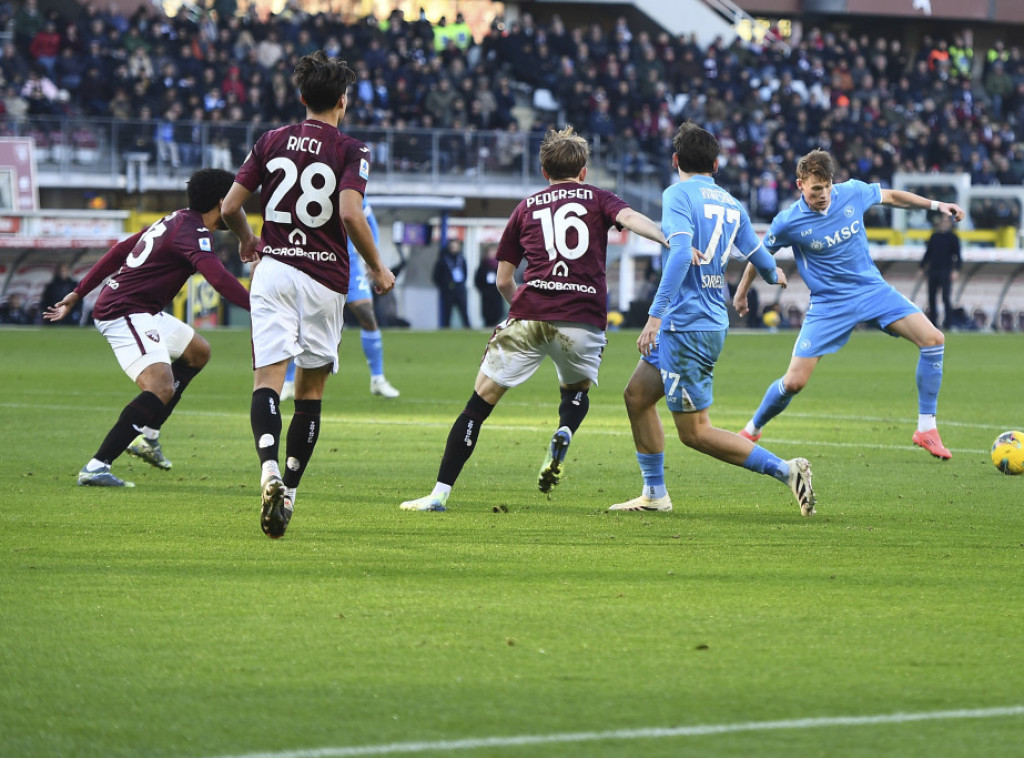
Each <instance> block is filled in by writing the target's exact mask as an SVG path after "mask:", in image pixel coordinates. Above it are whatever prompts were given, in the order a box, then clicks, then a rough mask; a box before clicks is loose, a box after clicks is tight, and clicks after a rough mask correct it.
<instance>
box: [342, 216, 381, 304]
mask: <svg viewBox="0 0 1024 758" xmlns="http://www.w3.org/2000/svg"><path fill="white" fill-rule="evenodd" d="M363 213H364V214H365V215H366V223H368V224H369V225H370V231H371V232H373V241H374V242H376V243H377V244H380V227H379V226H378V224H377V217H376V216H374V215H373V208H372V207H371V206H370V204H369V203H368V202H367V201H366V198H365V197H364V198H363ZM372 297H373V291H372V290H371V289H370V283H369V282H368V281H367V280H366V269H365V267H364V266H363V259H362V258H361V257H360V256H359V252H358V251H357V250H356V246H355V245H354V244H353V243H352V238H351V237H349V238H348V302H350V303H354V302H356V301H357V300H367V299H369V298H372Z"/></svg>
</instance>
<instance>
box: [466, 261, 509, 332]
mask: <svg viewBox="0 0 1024 758" xmlns="http://www.w3.org/2000/svg"><path fill="white" fill-rule="evenodd" d="M481 252H482V253H483V255H482V256H481V258H480V265H479V266H478V267H477V270H476V275H475V276H474V277H473V283H474V284H475V285H476V289H477V291H478V292H479V293H480V316H481V318H482V319H483V324H484V326H495V325H496V324H498V323H499V322H500V321H502V320H503V319H504V318H505V298H503V297H502V296H501V293H500V292H498V288H497V286H496V282H497V281H498V279H497V277H498V246H497V245H496V244H489V245H487V246H486V247H484V248H483V250H481Z"/></svg>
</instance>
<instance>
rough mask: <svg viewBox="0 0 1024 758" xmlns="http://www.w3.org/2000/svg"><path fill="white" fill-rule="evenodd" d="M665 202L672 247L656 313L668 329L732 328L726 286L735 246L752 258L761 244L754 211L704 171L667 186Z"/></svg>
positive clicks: (664, 225)
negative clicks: (696, 255)
mask: <svg viewBox="0 0 1024 758" xmlns="http://www.w3.org/2000/svg"><path fill="white" fill-rule="evenodd" d="M661 207H662V215H661V230H662V232H663V233H664V234H665V237H666V238H667V239H668V241H669V244H670V246H671V247H670V249H669V250H668V251H667V252H664V253H662V274H661V284H660V285H659V286H658V293H657V295H655V297H654V303H653V304H652V305H651V309H650V311H649V313H650V315H651V316H655V317H657V318H660V319H662V323H661V329H662V331H671V332H707V331H716V330H719V329H727V328H728V327H729V313H728V310H727V308H726V303H725V294H724V293H723V287H724V285H725V269H726V266H728V264H729V254H730V251H731V250H732V248H733V247H734V246H735V248H736V250H737V251H738V252H739V256H738V257H739V258H740V259H741V260H747V259H748V258H750V257H751V256H752V255H753V254H754V253H755V252H757V250H758V249H761V240H760V239H758V236H757V234H756V233H755V232H754V229H753V227H752V226H751V225H750V216H749V215H747V212H746V210H744V208H743V206H742V205H740V203H739V201H738V200H736V198H734V197H733V196H732V195H730V194H729V193H728V192H726V191H725V190H724V189H722V188H721V187H719V186H718V185H717V184H715V182H714V179H712V178H711V177H710V176H705V175H703V174H698V175H696V176H692V177H690V178H689V179H687V180H686V181H682V182H679V183H678V184H674V185H672V186H671V187H669V188H668V189H666V190H665V192H664V193H663V194H662V206H661ZM693 248H696V249H697V250H698V251H699V253H700V262H699V264H698V265H691V256H692V252H693V250H692V249H693ZM765 255H767V254H765ZM768 260H770V259H768ZM772 270H773V272H774V268H773V269H772Z"/></svg>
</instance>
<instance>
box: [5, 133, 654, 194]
mask: <svg viewBox="0 0 1024 758" xmlns="http://www.w3.org/2000/svg"><path fill="white" fill-rule="evenodd" d="M275 126H276V125H272V124H265V123H224V122H204V121H178V122H175V123H174V124H172V125H167V124H166V122H161V121H158V120H154V121H121V120H111V119H82V118H76V119H74V120H73V121H72V120H70V119H64V118H53V117H35V118H32V119H30V120H26V121H21V122H12V123H8V124H6V127H5V128H4V129H3V130H2V132H3V133H4V134H5V135H7V136H30V137H32V138H33V139H34V141H35V154H36V165H37V168H38V172H39V180H40V186H41V187H81V188H86V189H88V188H92V189H104V188H108V189H109V188H112V187H113V188H119V189H123V190H126V191H128V192H144V191H146V190H149V189H180V187H181V186H182V182H183V180H184V179H185V178H187V177H188V176H189V174H190V173H191V172H192V171H194V170H195V169H197V168H199V167H201V166H206V167H216V168H223V169H226V170H228V171H234V170H237V168H238V167H239V166H240V165H241V163H242V161H243V160H244V159H245V156H246V155H247V154H248V152H249V149H250V148H251V147H252V145H253V143H254V142H255V141H256V139H258V138H259V136H260V135H261V134H263V133H264V132H265V131H267V130H269V129H272V128H274V127H275ZM345 131H346V133H348V134H350V135H352V136H353V137H355V138H356V139H359V140H361V141H363V142H365V143H366V145H367V146H368V147H369V148H370V150H371V155H372V157H373V178H372V182H373V187H374V191H375V192H377V193H382V192H387V193H394V192H403V193H407V194H408V193H411V194H437V193H445V194H462V195H466V196H475V197H496V198H513V197H517V196H519V197H521V196H523V195H524V194H528V193H529V192H531V191H533V190H535V189H537V188H538V187H541V186H543V185H544V184H545V183H546V182H545V180H544V178H543V176H542V175H541V173H540V166H539V163H538V160H537V151H538V148H539V145H540V140H541V138H542V137H543V134H542V133H540V132H531V133H527V132H519V131H507V130H505V131H502V130H487V131H476V130H472V129H463V130H450V129H448V130H446V129H367V128H358V127H357V128H352V129H345ZM591 150H592V154H593V158H592V161H591V168H590V176H589V178H588V181H591V182H593V183H595V184H598V185H600V186H603V187H606V188H608V189H611V190H613V191H616V192H619V193H620V194H622V195H623V197H624V198H625V199H627V200H629V201H630V202H633V203H634V205H635V207H637V208H638V209H640V210H643V211H645V212H647V211H649V210H652V208H653V206H654V205H657V204H659V203H660V199H661V198H660V194H661V186H660V177H658V176H657V174H656V173H655V172H653V171H651V170H641V169H634V168H633V167H632V164H631V163H628V162H627V161H625V160H622V159H620V158H619V157H618V156H617V155H616V154H615V151H614V146H613V144H612V143H610V142H609V141H608V140H603V141H602V140H601V139H600V138H595V139H593V140H591Z"/></svg>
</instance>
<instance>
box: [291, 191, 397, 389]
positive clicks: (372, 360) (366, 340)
mask: <svg viewBox="0 0 1024 758" xmlns="http://www.w3.org/2000/svg"><path fill="white" fill-rule="evenodd" d="M363 213H364V214H365V215H366V222H367V223H368V224H369V225H370V231H371V232H372V233H373V241H374V242H376V243H378V244H380V226H378V224H377V218H376V216H374V215H373V208H372V207H371V206H370V204H369V203H368V202H367V201H366V198H365V197H364V198H363ZM345 307H346V308H348V310H349V312H350V313H352V315H354V316H355V317H356V320H358V321H359V326H360V327H361V328H360V330H359V338H360V341H361V342H362V345H363V355H364V356H366V365H367V366H369V367H370V394H372V395H380V396H381V397H398V396H399V394H400V393H399V391H398V390H397V389H395V388H394V387H393V386H392V385H391V382H389V381H388V380H387V379H386V378H385V377H384V342H383V340H382V339H381V335H380V327H379V326H378V325H377V317H376V315H375V314H374V312H373V293H372V292H371V291H370V285H369V284H368V283H367V281H366V270H365V269H364V268H363V261H362V259H361V258H360V257H359V253H358V252H357V251H356V248H355V245H353V244H352V240H351V239H349V241H348V300H347V301H346V303H345ZM293 397H295V363H294V362H292V363H289V364H288V371H287V373H286V374H285V378H284V387H282V389H281V399H282V400H289V399H291V398H293Z"/></svg>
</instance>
